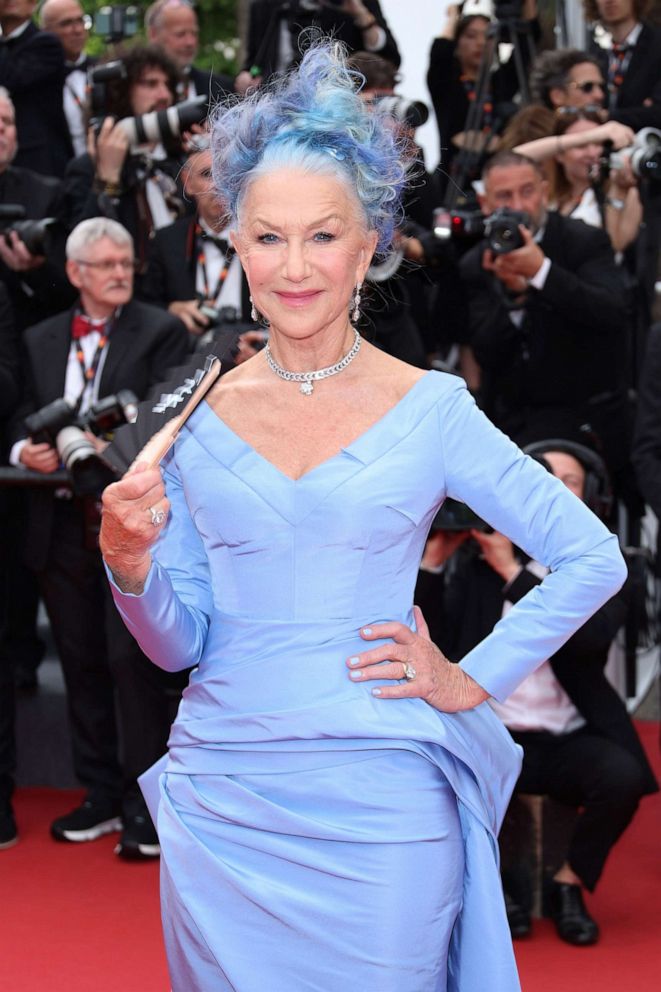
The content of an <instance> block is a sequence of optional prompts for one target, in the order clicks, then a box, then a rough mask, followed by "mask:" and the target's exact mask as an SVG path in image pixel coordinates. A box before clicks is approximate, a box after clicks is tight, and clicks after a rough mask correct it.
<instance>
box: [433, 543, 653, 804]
mask: <svg viewBox="0 0 661 992" xmlns="http://www.w3.org/2000/svg"><path fill="white" fill-rule="evenodd" d="M457 558H458V562H457V569H456V572H455V573H454V577H453V579H451V580H450V582H449V584H448V585H447V587H445V588H443V587H442V576H432V577H430V578H431V580H432V583H434V584H435V595H436V606H437V607H438V605H439V604H440V603H442V615H443V620H442V627H443V632H442V633H441V635H440V637H439V645H440V647H441V648H442V650H443V651H444V652H445V653H446V654H447V655H448V657H450V658H452V660H453V661H459V660H460V659H461V658H463V657H464V655H466V654H467V653H468V652H469V651H470V650H471V649H472V648H473V647H475V645H476V644H478V643H479V642H480V641H481V640H483V639H484V638H485V637H486V636H487V635H488V634H490V633H491V631H492V630H493V628H494V626H495V625H496V623H497V622H498V620H499V619H500V618H501V616H502V610H503V604H504V602H505V600H508V601H509V602H511V603H517V602H518V601H519V600H520V599H522V597H523V596H525V595H526V594H527V593H528V592H530V591H531V590H532V589H534V588H535V587H536V586H538V585H539V583H540V581H541V580H540V579H539V578H538V577H537V576H536V575H534V574H533V573H532V572H530V571H528V570H527V569H525V568H524V569H523V570H522V571H521V572H520V573H519V575H518V576H517V577H516V578H515V579H514V581H513V582H512V583H510V585H509V587H507V588H505V587H504V586H503V580H502V579H501V577H500V576H499V575H497V574H496V573H495V572H494V571H493V569H492V568H490V566H489V565H487V563H486V562H484V561H482V560H481V559H479V558H478V557H477V556H476V555H475V554H474V549H472V548H471V547H468V546H467V547H465V548H461V549H460V551H459V553H458V555H457ZM432 595H433V593H432V585H431V584H429V583H428V585H427V588H426V596H427V599H428V603H427V610H428V612H429V614H430V615H431V612H432V603H431V597H432ZM416 601H417V602H418V603H420V596H418V595H416ZM628 603H629V588H628V585H627V584H626V583H625V585H624V587H623V588H622V589H621V590H620V592H619V593H617V595H616V596H613V598H612V599H610V600H608V602H607V603H605V604H604V606H602V607H601V609H600V610H598V611H597V612H596V613H595V614H594V615H593V616H592V617H590V619H589V620H588V621H586V623H585V624H583V626H582V627H581V628H580V629H579V630H577V631H576V633H575V634H574V635H573V636H572V637H571V638H570V639H569V640H568V641H567V643H566V644H565V645H564V646H563V647H562V648H560V650H559V651H558V652H556V654H554V655H553V657H552V658H550V659H549V661H550V663H551V667H552V669H553V673H554V675H555V677H556V678H557V679H558V681H559V682H560V684H561V686H562V687H563V689H564V690H565V692H566V693H567V695H568V696H569V698H570V699H571V701H572V702H573V703H574V705H575V706H576V708H577V710H578V711H579V713H580V714H581V715H582V716H583V718H584V719H585V721H586V723H587V725H588V728H589V729H590V731H591V732H592V733H594V734H597V735H598V736H601V737H605V738H607V739H608V740H611V741H613V742H614V743H616V744H619V746H620V747H622V748H624V749H625V750H626V751H628V752H629V753H630V754H631V755H633V757H634V758H635V759H636V761H637V762H638V764H639V765H640V767H641V768H642V770H643V772H644V776H645V791H646V792H647V793H650V792H656V791H657V789H658V784H657V781H656V778H655V776H654V772H653V771H652V768H651V767H650V764H649V762H648V760H647V756H646V755H645V752H644V750H643V748H642V745H641V743H640V740H639V739H638V735H637V734H636V731H635V729H634V726H633V724H632V722H631V719H630V717H629V714H628V713H627V709H626V706H625V705H624V703H623V701H622V699H621V698H620V696H619V695H618V694H617V692H616V691H615V689H614V688H613V686H612V685H611V683H610V682H609V681H608V679H607V678H606V675H605V674H604V668H605V665H606V662H607V660H608V651H609V648H610V645H611V643H612V641H613V638H614V637H615V635H616V633H617V631H618V630H619V629H620V627H621V626H622V624H623V623H624V621H625V618H626V616H627V610H628ZM423 612H424V609H423Z"/></svg>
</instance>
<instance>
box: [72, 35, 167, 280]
mask: <svg viewBox="0 0 661 992" xmlns="http://www.w3.org/2000/svg"><path fill="white" fill-rule="evenodd" d="M118 56H121V61H122V63H123V66H124V75H123V77H122V78H118V79H113V80H110V81H109V82H108V83H106V84H105V86H106V93H107V99H106V113H105V116H104V119H103V123H102V124H101V126H100V129H99V131H98V135H96V134H95V129H94V127H92V128H90V132H89V136H88V151H87V152H86V153H85V154H83V155H80V156H78V157H77V158H75V159H73V160H72V161H71V162H70V163H69V166H68V167H67V171H66V175H65V189H66V196H67V200H68V204H69V214H70V219H71V222H72V224H77V223H79V222H80V221H81V220H85V219H86V218H90V217H98V216H99V215H102V216H105V217H110V218H112V219H113V220H117V221H119V222H120V223H121V224H123V226H124V227H126V229H127V230H128V231H129V233H130V234H131V235H132V237H133V240H134V243H135V249H136V260H137V263H138V264H137V272H138V275H143V274H144V272H145V269H146V259H147V251H148V245H149V240H150V238H151V237H152V234H153V232H154V231H155V230H158V229H159V228H161V227H165V226H166V225H167V224H171V223H172V221H173V220H175V219H176V218H177V217H178V216H179V214H180V213H181V212H182V208H183V204H182V200H181V189H180V187H179V185H178V182H177V177H178V173H179V169H180V167H181V164H182V162H183V154H182V149H181V144H180V143H179V142H176V143H174V144H172V145H171V146H169V147H167V148H166V147H165V145H164V143H161V142H150V143H145V144H141V145H133V146H132V145H131V142H130V139H129V137H128V134H127V131H126V129H125V128H124V127H123V126H122V123H121V122H122V120H123V119H124V118H127V117H135V116H138V115H141V114H148V113H151V112H152V111H155V110H157V111H158V110H167V108H168V107H171V106H172V105H173V104H174V103H175V102H176V99H177V87H178V84H179V80H180V76H179V72H178V70H177V67H176V65H175V64H174V62H172V60H171V59H170V58H168V56H167V55H166V54H165V53H164V52H163V51H162V50H161V49H160V48H158V47H157V46H155V45H134V46H133V47H132V48H130V49H128V50H127V51H126V52H125V53H123V54H122V53H121V52H115V58H117V57H118Z"/></svg>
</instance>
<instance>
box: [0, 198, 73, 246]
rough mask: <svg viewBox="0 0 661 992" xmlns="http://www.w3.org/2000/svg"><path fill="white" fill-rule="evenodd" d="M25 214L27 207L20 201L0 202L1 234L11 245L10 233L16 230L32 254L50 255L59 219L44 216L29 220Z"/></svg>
mask: <svg viewBox="0 0 661 992" xmlns="http://www.w3.org/2000/svg"><path fill="white" fill-rule="evenodd" d="M25 215H26V210H25V207H23V206H22V205H21V204H19V203H2V204H0V236H2V237H4V239H5V241H6V242H7V244H8V245H10V244H11V242H10V240H9V235H10V234H11V232H12V231H15V232H16V234H17V235H18V236H19V238H20V239H21V241H22V242H23V244H24V245H25V247H26V248H27V250H28V251H29V252H30V254H31V255H48V254H49V253H50V251H51V248H52V236H53V233H54V228H56V227H58V225H59V221H58V219H57V218H56V217H42V218H40V219H39V220H28V219H27V218H26V216H25Z"/></svg>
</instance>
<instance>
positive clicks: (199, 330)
mask: <svg viewBox="0 0 661 992" xmlns="http://www.w3.org/2000/svg"><path fill="white" fill-rule="evenodd" d="M183 181H184V195H185V196H186V198H187V199H190V200H192V201H193V203H194V204H195V205H196V213H195V215H194V216H191V217H182V218H181V219H180V220H178V221H175V223H174V224H171V225H170V226H169V227H165V228H163V229H162V230H161V231H157V232H156V236H155V237H154V239H153V241H152V243H151V250H150V256H149V265H148V268H147V274H146V276H145V279H144V281H143V285H142V287H141V292H140V298H141V299H143V300H145V301H146V302H147V303H153V304H155V305H156V306H160V307H165V308H167V309H168V310H169V311H170V313H173V314H175V316H177V317H179V319H180V320H181V321H183V323H184V324H185V325H186V327H187V329H188V331H189V333H190V334H191V335H193V337H199V336H200V335H203V334H204V333H205V331H206V330H207V329H208V328H209V326H210V324H211V323H212V320H211V317H210V315H211V314H212V313H213V311H214V310H215V311H218V312H219V311H221V309H222V308H224V307H229V308H231V309H232V310H233V311H234V313H235V314H236V318H237V319H238V320H239V321H241V322H242V323H244V324H245V323H247V322H250V321H251V317H250V309H251V308H250V299H249V289H248V284H247V281H246V279H245V276H244V274H243V269H242V268H241V263H240V261H239V258H238V256H237V254H236V252H235V251H234V248H233V247H232V244H231V242H230V240H229V234H230V232H229V227H228V225H227V218H226V217H224V211H223V207H222V204H220V202H219V201H218V198H217V197H216V195H215V192H214V190H213V183H212V179H211V151H210V150H209V149H208V148H204V149H203V150H201V151H198V152H194V153H193V154H192V155H190V157H189V158H188V160H187V162H186V164H185V166H184V169H183ZM182 263H183V264H182Z"/></svg>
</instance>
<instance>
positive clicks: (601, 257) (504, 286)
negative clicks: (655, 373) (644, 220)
mask: <svg viewBox="0 0 661 992" xmlns="http://www.w3.org/2000/svg"><path fill="white" fill-rule="evenodd" d="M482 178H483V182H484V194H483V195H482V196H481V200H480V203H481V207H482V211H483V213H484V214H485V215H487V216H491V215H493V213H494V212H495V211H496V210H497V209H499V208H508V209H511V210H516V211H521V212H524V213H525V214H527V217H528V219H527V221H526V223H527V225H528V226H524V225H523V224H518V225H517V222H516V221H514V222H513V223H512V224H511V225H510V227H511V228H512V231H513V232H514V234H515V235H517V234H518V237H516V236H515V237H514V239H513V242H512V243H510V244H506V245H504V246H500V245H497V246H496V251H494V250H493V247H489V245H488V243H487V241H483V242H481V243H480V244H478V245H476V246H475V247H474V248H472V249H471V250H470V251H469V252H467V253H466V254H465V255H464V257H463V258H462V260H461V266H460V271H461V276H462V280H463V282H464V286H465V289H466V292H467V298H468V301H469V329H468V330H469V344H470V346H471V348H472V351H473V353H474V356H475V358H476V360H477V363H478V365H479V367H480V369H481V400H482V405H483V406H484V409H485V412H486V413H487V414H488V416H490V417H491V419H492V420H493V421H494V422H495V423H496V424H497V426H499V427H500V428H501V429H502V430H504V431H505V433H507V434H509V435H510V436H516V435H519V434H520V432H521V430H522V429H523V428H524V427H531V426H534V424H535V423H538V422H544V421H545V420H546V418H547V417H548V415H549V414H550V413H559V412H562V411H564V412H565V413H567V414H569V415H571V416H572V417H573V418H574V419H576V418H579V420H580V419H582V420H583V421H584V422H586V423H589V424H591V425H592V427H593V429H594V430H595V431H596V433H597V434H598V435H599V436H600V437H601V438H602V441H603V445H604V457H605V459H606V462H607V464H608V467H609V471H610V472H611V474H612V475H614V476H615V480H614V481H615V483H616V485H617V487H618V494H619V493H621V492H624V491H625V487H626V484H627V480H628V477H629V443H630V442H629V425H628V420H629V410H628V401H627V392H626V380H625V370H626V355H627V350H628V339H629V328H628V317H627V309H626V302H625V299H626V294H625V290H624V285H623V280H622V274H621V272H620V271H619V270H618V268H617V266H616V264H615V259H614V255H613V250H612V247H611V244H610V241H609V239H608V235H607V234H606V233H605V232H604V231H601V230H599V229H598V228H593V227H588V225H587V224H584V223H583V222H582V221H575V220H572V219H571V218H570V217H563V216H561V215H560V214H558V213H555V212H553V211H550V210H548V209H547V183H546V181H545V179H544V177H543V174H542V172H541V169H540V166H539V165H538V164H537V163H535V162H533V161H531V160H530V159H527V158H525V157H524V156H521V155H518V154H517V153H515V152H499V153H498V154H496V155H495V156H494V157H493V158H492V159H491V160H490V161H489V162H487V164H486V166H485V167H484V170H483V173H482ZM506 226H507V225H506ZM508 229H509V228H508ZM519 241H520V243H521V246H520V247H514V245H515V244H517V243H518V242H519ZM500 247H504V249H505V250H504V251H500V250H499V249H500ZM509 249H512V250H509Z"/></svg>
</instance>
